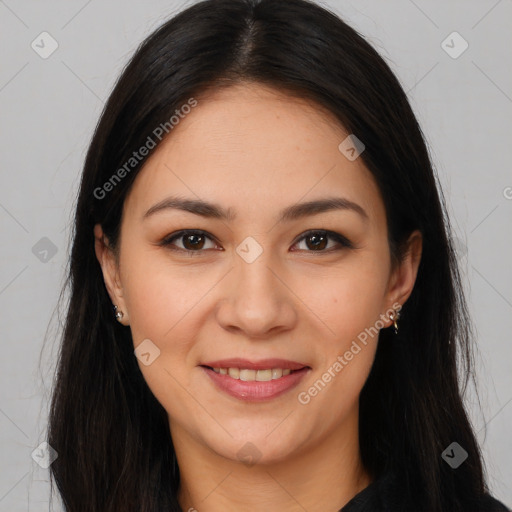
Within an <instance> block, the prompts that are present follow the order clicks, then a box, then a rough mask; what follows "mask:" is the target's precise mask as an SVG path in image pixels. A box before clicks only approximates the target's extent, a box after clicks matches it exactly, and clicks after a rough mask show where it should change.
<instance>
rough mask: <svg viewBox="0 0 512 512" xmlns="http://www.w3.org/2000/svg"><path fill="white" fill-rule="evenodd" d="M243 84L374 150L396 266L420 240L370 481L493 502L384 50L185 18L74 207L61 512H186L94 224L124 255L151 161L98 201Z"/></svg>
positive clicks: (225, 17)
mask: <svg viewBox="0 0 512 512" xmlns="http://www.w3.org/2000/svg"><path fill="white" fill-rule="evenodd" d="M244 82H245V83H247V82H256V83H261V84H265V85H268V86H271V87H274V88H276V89H278V90H280V91H285V92H287V93H289V94H290V95H294V96H296V97H301V98H306V99H308V100H310V101H312V102H314V103H315V104H316V105H318V106H319V107H323V108H325V109H328V110H329V111H330V112H331V113H332V114H333V115H334V116H336V117H337V119H338V120H339V122H340V124H341V125H342V126H343V127H344V128H345V129H346V130H348V132H349V133H353V134H355V135H356V136H357V137H358V138H359V139H360V140H361V141H363V142H364V144H365V146H366V148H365V151H364V152H363V153H362V155H361V158H362V159H363V161H364V163H365V165H366V166H367V168H368V169H369V170H370V171H371V173H372V174H373V177H374V179H375V181H376V183H377V185H378V187H379V189H380V192H381V194H382V198H383V200H384V203H385V208H386V214H387V223H388V231H389V247H390V252H391V255H392V257H393V258H394V260H395V261H399V260H400V258H401V257H402V256H403V253H404V241H405V240H406V239H407V237H408V235H409V234H410V233H411V232H412V231H413V230H416V229H418V230H419V231H420V232H421V233H422V236H423V254H422V259H421V263H420V267H419V272H418V276H417V281H416V284H415V287H414V290H413V292H412V295H411V296H410V299H409V300H408V301H407V303H406V304H405V305H404V307H403V309H402V312H401V313H402V314H401V320H400V329H399V333H398V335H396V336H395V335H394V333H393V332H392V331H391V330H390V329H384V330H382V331H381V334H380V340H379V343H378V349H377V353H376V357H375V362H374V365H373V367H372V370H371V373H370V375H369V377H368V380H367V382H366V384H365V386H364V388H363V390H362V393H361V395H360V451H361V457H362V461H363V464H364V466H365V469H366V470H367V471H368V472H369V473H370V474H371V475H372V477H373V478H378V477H379V476H381V475H386V474H392V475H395V477H396V481H398V482H400V484H401V485H400V489H399V491H397V496H398V498H399V499H398V500H397V502H396V509H395V511H394V512H399V511H410V510H421V511H428V512H432V511H443V512H467V511H468V510H473V508H474V507H473V505H474V503H475V502H476V501H477V500H478V499H479V497H480V496H481V495H482V494H483V493H484V492H485V491H486V490H487V488H486V485H485V480H484V476H483V468H482V458H481V454H480V451H479V446H478V444H477V442H476V439H475V434H474V432H473V430H472V427H471V425H470V422H469V421H468V417H467V414H466V411H465V409H464V405H463V401H462V397H463V393H464V390H465V388H466V385H467V383H468V379H469V377H470V376H472V375H473V374H472V371H473V370H472V368H473V355H472V345H471V338H472V336H471V329H470V327H469V326H470V323H469V318H468V313H467V308H466V305H465V301H464V295H463V290H462V286H461V280H460V276H459V270H458V267H457V259H456V257H455V253H454V250H453V248H452V244H451V241H450V232H451V228H450V225H449V221H448V217H447V215H446V207H445V203H444V199H443V196H442V193H441V192H440V189H439V186H438V180H437V177H436V174H435V171H434V169H433V165H432V163H431V161H430V158H429V154H428V150H427V147H426V143H425V141H424V136H423V134H422V131H421V129H420V127H419V126H418V122H417V120H416V118H415V116H414V114H413V111H412V109H411V107H410V105H409V102H408V100H407V96H406V94H405V93H404V90H403V89H402V87H401V86H400V83H399V82H398V80H397V78H396V77H395V75H394V74H393V73H392V71H391V70H390V68H389V66H388V65H387V64H386V62H385V61H384V60H383V58H382V57H380V56H379V54H378V53H377V51H376V50H375V49H374V48H373V47H372V46H371V45H370V44H369V43H367V42H366V41H365V39H364V38H363V37H362V36H361V35H359V34H358V33H357V32H356V31H355V30H354V29H353V28H351V27H350V26H349V25H347V24H346V23H344V22H343V21H342V20H341V19H340V18H339V17H338V16H336V15H334V14H333V13H331V12H329V11H328V10H327V9H325V8H323V7H320V6H319V5H316V4H314V3H312V2H309V1H307V0H261V1H260V0H206V1H202V2H199V3H196V4H194V5H192V6H191V7H189V8H187V9H186V10H184V11H182V12H181V13H179V14H178V15H176V16H175V17H173V18H172V19H170V20H169V21H167V22H166V23H165V24H163V25H162V26H161V27H160V28H158V29H157V30H156V31H155V32H154V33H153V34H152V35H151V36H150V37H148V38H147V39H146V40H145V41H144V42H143V43H142V44H141V45H140V47H139V48H138V49H137V51H136V52H135V54H134V56H133V58H132V59H131V61H130V62H129V63H128V65H127V66H126V68H125V70H124V71H123V73H122V75H121V76H120V78H119V80H118V82H117V84H116V86H115V88H114V90H113V92H112V93H111V95H110V97H109V99H108V102H107V103H106V106H105V108H104V111H103V113H102V115H101V118H100V120H99V122H98V125H97V127H96V130H95V133H94V136H93V138H92V141H91V143H90V147H89V150H88V153H87V157H86V161H85V166H84V169H83V174H82V180H81V185H80V191H79V197H78V201H77V206H76V215H75V222H74V232H73V244H72V251H71V258H70V266H69V275H68V288H67V290H68V291H69V300H68V303H67V304H66V307H67V314H66V323H65V328H64V332H63V337H62V345H61V348H60V354H59V362H58V368H57V374H56V380H55V386H54V392H53V396H52V403H51V413H50V421H49V432H48V441H49V443H50V444H51V446H52V447H53V448H54V449H55V450H57V452H58V454H59V457H58V459H57V460H56V461H55V462H54V463H53V465H52V466H51V471H52V476H53V479H54V481H55V483H56V485H57V488H58V490H59V491H60V495H61V496H62V500H63V502H64V504H65V507H66V510H67V511H68V512H81V511H84V512H121V511H122V512H131V511H133V512H163V511H169V512H172V511H180V507H179V504H178V501H177V489H178V486H179V478H180V477H179V468H178V466H177V463H176V457H175V452H174V449H173V444H172V439H171V436H170V431H169V424H168V418H167V414H166V412H165V410H164V409H163V407H162V406H161V405H160V404H159V403H158V401H157V400H156V399H155V397H154V396H153V394H152V393H151V391H150V390H149V388H148V386H147V384H146V382H145V380H144V378H143V376H142V374H141V372H140V370H139V367H138V365H137V362H136V358H135V356H134V354H133V344H132V340H131V335H130V331H129V329H128V328H126V327H123V326H122V325H120V324H118V322H116V320H115V319H114V315H113V313H112V304H111V301H110V298H109V296H108V293H107V291H106V288H105V285H104V281H103V276H102V273H101V269H100V266H99V264H98V261H97V259H96V256H95V252H94V235H93V227H94V225H95V224H96V223H100V224H101V225H102V227H103V230H104V232H105V234H106V236H107V237H108V239H109V241H110V243H111V244H112V245H114V247H115V245H116V242H117V241H118V238H119V230H120V224H121V212H122V206H123V202H124V199H125V197H126V195H127V193H128V191H129V190H130V187H131V184H132V183H133V180H134V179H135V177H136V175H137V173H138V172H139V171H140V169H141V168H142V166H143V164H144V162H145V160H146V158H143V159H142V160H141V161H140V162H139V163H137V165H134V166H133V168H131V169H130V171H129V172H127V173H126V176H124V177H123V179H122V180H119V182H116V183H115V186H112V187H110V188H111V190H109V192H108V194H106V195H105V197H99V196H100V195H101V194H98V188H101V187H103V186H104V184H105V183H106V182H108V181H109V180H110V179H111V177H112V175H113V174H114V173H115V172H116V171H117V170H118V169H119V168H121V167H122V166H123V165H124V164H126V162H127V161H128V160H129V159H130V157H131V156H132V153H133V151H135V150H137V149H138V148H140V147H141V146H143V145H144V144H145V143H146V141H147V138H148V136H149V135H151V134H152V133H153V132H154V130H155V128H156V127H158V126H160V125H161V124H162V123H165V122H168V120H169V119H170V117H171V116H172V115H173V114H174V112H175V110H176V109H179V108H180V107H181V106H182V105H183V104H185V103H187V101H188V100H189V99H190V98H192V97H195V98H199V97H200V96H201V94H203V93H205V92H206V91H208V90H215V89H218V88H220V87H229V86H230V85H233V84H236V83H244ZM169 136H172V133H171V134H170V135H169ZM95 191H96V193H95ZM454 441H455V442H457V443H458V444H459V445H460V446H462V447H463V448H464V450H466V452H468V454H469V456H468V458H467V460H466V461H465V462H464V463H463V464H462V465H461V466H460V467H459V468H458V469H456V470H455V469H452V468H451V467H450V466H449V465H448V464H447V463H446V462H445V461H444V460H443V459H442V457H441V453H442V452H443V450H444V449H445V448H446V447H447V446H448V445H450V444H451V443H452V442H454ZM341 470H342V468H340V471H341ZM418 504H420V505H418Z"/></svg>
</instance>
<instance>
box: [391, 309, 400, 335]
mask: <svg viewBox="0 0 512 512" xmlns="http://www.w3.org/2000/svg"><path fill="white" fill-rule="evenodd" d="M399 318H400V311H394V312H392V313H390V314H389V319H390V320H392V321H393V325H394V327H395V334H398V319H399Z"/></svg>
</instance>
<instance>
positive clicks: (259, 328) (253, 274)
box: [217, 252, 297, 339]
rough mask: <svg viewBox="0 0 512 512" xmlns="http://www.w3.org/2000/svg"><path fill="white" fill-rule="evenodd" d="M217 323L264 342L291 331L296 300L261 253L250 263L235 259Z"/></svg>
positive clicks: (280, 275)
mask: <svg viewBox="0 0 512 512" xmlns="http://www.w3.org/2000/svg"><path fill="white" fill-rule="evenodd" d="M225 290H226V291H225V292H224V293H223V300H221V301H220V304H219V307H218V309H217V321H218V322H219V324H220V325H221V326H222V327H223V328H224V329H226V330H228V331H231V332H238V333H242V334H243V335H244V336H245V337H247V338H250V339H265V338H268V337H269V336H275V335H276V334H278V333H280V332H285V331H288V330H290V329H293V327H294V325H295V324H296V322H297V309H296V304H295V302H296V301H297V299H296V298H295V295H294V293H293V291H292V290H291V288H290V286H289V285H287V283H286V278H285V276H284V271H282V270H281V271H280V270H279V267H278V266H276V265H275V264H274V265H272V262H271V261H270V258H267V257H266V256H265V252H263V254H262V255H260V257H259V258H258V259H257V260H256V261H253V262H252V263H247V262H246V261H244V260H243V259H241V258H239V260H238V261H236V263H235V268H234V269H233V270H232V272H230V273H229V276H228V279H227V282H225Z"/></svg>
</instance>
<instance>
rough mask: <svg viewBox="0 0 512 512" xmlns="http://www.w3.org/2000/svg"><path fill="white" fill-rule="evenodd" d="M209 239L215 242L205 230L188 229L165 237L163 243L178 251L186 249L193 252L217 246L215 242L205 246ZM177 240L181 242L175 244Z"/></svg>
mask: <svg viewBox="0 0 512 512" xmlns="http://www.w3.org/2000/svg"><path fill="white" fill-rule="evenodd" d="M208 240H211V241H212V242H213V239H212V238H211V237H210V236H208V235H206V234H205V233H204V232H203V231H196V230H186V231H180V232H179V233H176V234H174V235H171V236H170V237H167V238H165V239H164V240H163V241H162V242H161V245H164V246H169V248H171V249H173V250H176V251H185V252H189V253H193V252H201V251H202V250H206V249H213V248H215V244H213V247H205V245H206V244H207V241H208ZM175 241H176V242H179V243H178V244H175ZM180 243H181V244H180ZM180 245H181V246H180Z"/></svg>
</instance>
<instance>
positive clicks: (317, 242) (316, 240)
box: [309, 234, 326, 249]
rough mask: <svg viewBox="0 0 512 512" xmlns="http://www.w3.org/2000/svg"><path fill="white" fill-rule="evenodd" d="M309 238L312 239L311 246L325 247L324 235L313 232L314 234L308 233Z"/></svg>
mask: <svg viewBox="0 0 512 512" xmlns="http://www.w3.org/2000/svg"><path fill="white" fill-rule="evenodd" d="M309 239H310V240H313V247H314V248H316V249H318V248H319V247H320V248H322V249H323V248H324V247H325V241H326V236H325V235H323V234H320V235H318V234H314V235H310V236H309Z"/></svg>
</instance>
